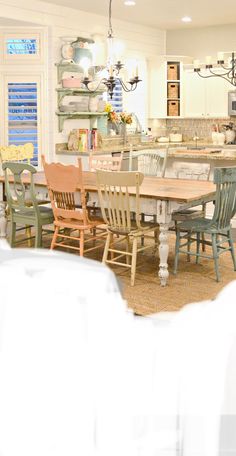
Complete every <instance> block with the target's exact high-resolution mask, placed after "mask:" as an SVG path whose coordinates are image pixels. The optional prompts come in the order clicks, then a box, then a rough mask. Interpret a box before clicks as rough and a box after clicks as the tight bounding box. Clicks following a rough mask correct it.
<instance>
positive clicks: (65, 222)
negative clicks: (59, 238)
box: [54, 217, 104, 230]
mask: <svg viewBox="0 0 236 456" xmlns="http://www.w3.org/2000/svg"><path fill="white" fill-rule="evenodd" d="M89 222H90V223H89V224H87V225H84V224H83V222H82V221H80V220H75V219H61V220H55V221H54V225H55V226H58V227H60V228H71V229H77V230H91V229H92V228H96V227H97V226H98V225H104V220H102V219H101V218H99V217H98V218H96V217H93V218H92V217H91V219H90V220H89Z"/></svg>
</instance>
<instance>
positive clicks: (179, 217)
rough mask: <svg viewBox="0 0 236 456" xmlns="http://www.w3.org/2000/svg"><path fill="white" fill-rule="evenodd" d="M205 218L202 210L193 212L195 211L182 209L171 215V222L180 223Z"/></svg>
mask: <svg viewBox="0 0 236 456" xmlns="http://www.w3.org/2000/svg"><path fill="white" fill-rule="evenodd" d="M204 216H205V212H204V210H201V209H199V210H195V209H183V210H182V211H178V212H174V213H173V214H172V220H174V221H175V222H181V221H183V220H190V219H191V220H192V219H196V218H201V217H204Z"/></svg>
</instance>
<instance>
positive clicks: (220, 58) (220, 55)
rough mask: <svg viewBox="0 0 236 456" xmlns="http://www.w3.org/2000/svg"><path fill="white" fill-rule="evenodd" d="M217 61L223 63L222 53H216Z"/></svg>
mask: <svg viewBox="0 0 236 456" xmlns="http://www.w3.org/2000/svg"><path fill="white" fill-rule="evenodd" d="M217 61H218V62H223V61H224V53H223V52H217Z"/></svg>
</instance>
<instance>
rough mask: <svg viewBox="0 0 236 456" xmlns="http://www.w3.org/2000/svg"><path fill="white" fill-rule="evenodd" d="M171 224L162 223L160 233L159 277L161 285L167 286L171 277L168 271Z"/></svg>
mask: <svg viewBox="0 0 236 456" xmlns="http://www.w3.org/2000/svg"><path fill="white" fill-rule="evenodd" d="M168 229H169V224H168V223H160V234H159V241H160V244H159V255H160V264H159V277H160V281H161V286H162V287H165V286H166V284H167V280H168V277H169V271H168V255H169V244H168V237H169V233H168Z"/></svg>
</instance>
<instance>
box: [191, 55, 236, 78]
mask: <svg viewBox="0 0 236 456" xmlns="http://www.w3.org/2000/svg"><path fill="white" fill-rule="evenodd" d="M224 54H231V58H229V60H228V63H227V65H226V64H225V60H224ZM193 65H194V71H195V72H196V73H197V74H198V76H200V77H201V78H213V77H217V78H223V79H225V80H226V81H228V82H229V83H230V84H232V85H233V86H236V58H235V53H234V52H218V54H217V63H216V65H215V66H214V67H213V64H212V62H211V56H208V57H206V64H205V65H204V68H201V66H200V65H201V64H200V61H199V60H194V61H193ZM202 69H205V70H207V71H206V72H205V73H204V74H203V73H202V72H201V71H202ZM219 69H221V70H222V72H215V70H219Z"/></svg>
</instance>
